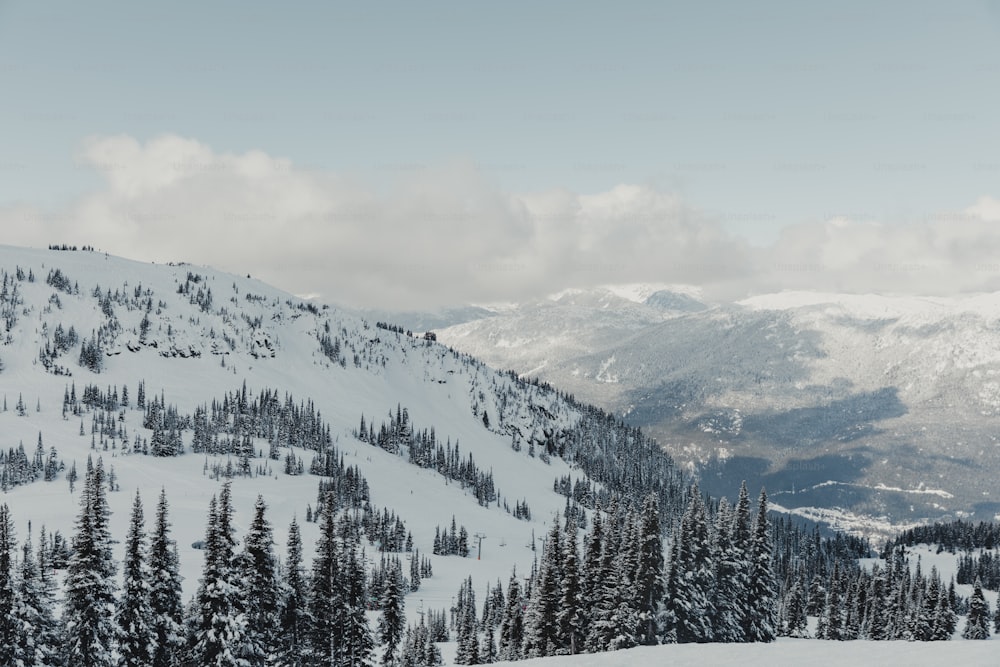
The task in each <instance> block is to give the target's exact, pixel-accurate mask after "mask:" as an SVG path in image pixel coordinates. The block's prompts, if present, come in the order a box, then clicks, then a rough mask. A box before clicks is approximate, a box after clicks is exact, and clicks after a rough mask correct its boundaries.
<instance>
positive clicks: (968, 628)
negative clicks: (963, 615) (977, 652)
mask: <svg viewBox="0 0 1000 667" xmlns="http://www.w3.org/2000/svg"><path fill="white" fill-rule="evenodd" d="M962 636H963V637H964V638H966V639H989V638H990V603H989V602H987V601H986V598H985V597H984V596H983V584H982V582H981V581H980V580H979V577H976V583H975V586H974V587H973V589H972V597H971V598H969V615H968V617H967V619H966V621H965V629H964V630H962Z"/></svg>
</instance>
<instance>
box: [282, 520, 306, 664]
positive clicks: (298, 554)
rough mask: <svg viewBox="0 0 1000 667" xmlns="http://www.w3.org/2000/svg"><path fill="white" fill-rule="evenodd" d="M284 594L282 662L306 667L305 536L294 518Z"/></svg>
mask: <svg viewBox="0 0 1000 667" xmlns="http://www.w3.org/2000/svg"><path fill="white" fill-rule="evenodd" d="M283 591H284V597H283V600H282V604H281V620H280V623H279V627H280V630H279V631H278V638H279V640H280V642H281V647H280V657H281V659H280V661H279V662H280V663H281V664H282V665H286V666H287V667H300V666H301V665H302V664H303V662H302V658H303V654H304V650H305V645H304V644H305V635H306V631H307V629H308V625H307V624H308V613H307V610H306V603H307V599H306V592H307V589H306V578H305V573H304V572H303V571H302V536H301V534H300V533H299V524H298V522H297V521H296V520H295V519H294V518H293V519H292V523H291V525H289V527H288V546H287V555H286V556H285V569H284V586H283Z"/></svg>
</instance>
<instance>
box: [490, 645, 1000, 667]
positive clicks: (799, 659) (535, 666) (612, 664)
mask: <svg viewBox="0 0 1000 667" xmlns="http://www.w3.org/2000/svg"><path fill="white" fill-rule="evenodd" d="M494 664H496V665H508V666H510V667H513V666H514V665H517V666H518V667H646V666H647V665H649V666H653V665H657V666H658V665H671V666H673V667H688V666H690V667H705V666H707V665H740V667H782V666H784V665H796V666H801V665H810V666H811V667H813V666H814V667H822V666H824V665H906V666H907V667H925V666H926V667H941V665H946V664H960V665H963V667H964V666H968V667H980V666H983V667H985V666H987V665H996V664H997V648H996V647H995V646H993V644H992V643H991V642H990V641H979V642H974V641H959V642H871V641H848V642H831V641H820V640H809V639H779V640H778V641H776V642H774V643H772V644H675V645H666V646H641V647H638V648H634V649H629V650H627V651H616V652H614V653H599V654H594V655H573V656H563V657H554V658H535V659H532V660H522V661H519V662H499V663H494Z"/></svg>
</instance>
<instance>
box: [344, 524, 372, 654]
mask: <svg viewBox="0 0 1000 667" xmlns="http://www.w3.org/2000/svg"><path fill="white" fill-rule="evenodd" d="M347 521H348V520H347V519H346V518H345V523H346V522H347ZM359 549H360V547H359V544H358V536H357V534H351V535H350V536H349V538H348V539H347V541H346V542H345V545H344V549H343V550H342V551H341V556H342V558H343V561H342V564H341V569H340V571H341V572H342V573H343V575H344V579H343V581H342V584H341V585H342V586H343V590H344V592H345V596H344V602H345V606H344V618H345V626H344V647H343V648H344V653H343V661H342V662H341V665H342V667H355V666H356V665H366V664H368V662H369V660H370V659H371V655H372V653H373V652H374V650H375V638H374V637H373V635H372V631H371V627H370V626H369V624H368V615H367V614H366V613H365V611H366V608H367V607H366V602H367V599H366V594H365V593H366V580H365V566H364V561H363V560H362V559H360V558H359V557H358V552H359Z"/></svg>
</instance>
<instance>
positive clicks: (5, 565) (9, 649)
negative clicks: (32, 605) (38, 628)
mask: <svg viewBox="0 0 1000 667" xmlns="http://www.w3.org/2000/svg"><path fill="white" fill-rule="evenodd" d="M16 548H17V545H16V543H15V540H14V522H13V520H12V519H11V518H10V508H8V507H7V503H4V504H3V505H0V664H4V665H12V664H14V647H15V645H16V644H17V635H18V628H17V626H16V624H15V623H14V607H15V604H16V600H15V594H14V549H16Z"/></svg>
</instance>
